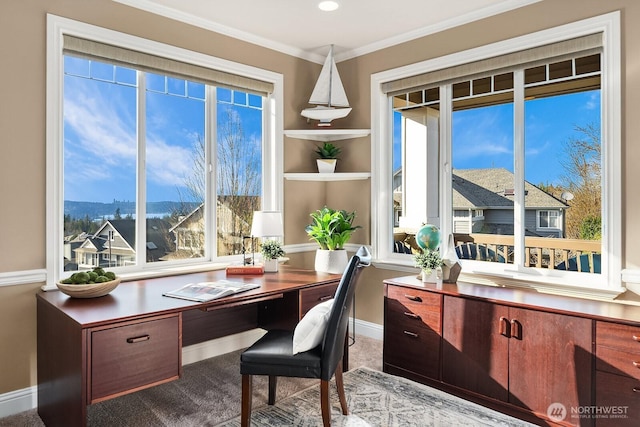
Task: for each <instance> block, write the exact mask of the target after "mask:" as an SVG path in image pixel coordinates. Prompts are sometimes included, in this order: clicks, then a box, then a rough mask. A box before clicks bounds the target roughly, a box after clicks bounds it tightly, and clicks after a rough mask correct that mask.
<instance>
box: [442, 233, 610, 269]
mask: <svg viewBox="0 0 640 427" xmlns="http://www.w3.org/2000/svg"><path fill="white" fill-rule="evenodd" d="M454 242H455V245H456V249H457V251H458V255H459V256H460V255H462V256H461V257H462V258H466V259H476V260H481V261H495V262H506V263H509V264H512V263H513V244H514V241H513V236H503V235H498V234H457V233H456V234H454ZM524 242H525V260H528V265H529V266H530V267H538V268H549V269H560V270H574V271H581V272H588V273H600V253H601V251H602V248H601V242H600V241H596V240H579V239H562V238H552V237H525V239H524Z"/></svg>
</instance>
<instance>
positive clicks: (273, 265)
mask: <svg viewBox="0 0 640 427" xmlns="http://www.w3.org/2000/svg"><path fill="white" fill-rule="evenodd" d="M263 263H264V271H265V272H266V273H275V272H277V271H278V260H277V259H264V260H263Z"/></svg>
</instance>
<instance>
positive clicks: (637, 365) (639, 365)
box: [633, 361, 640, 369]
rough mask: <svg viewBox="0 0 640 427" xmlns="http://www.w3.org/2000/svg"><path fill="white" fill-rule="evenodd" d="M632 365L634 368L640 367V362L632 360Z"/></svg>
mask: <svg viewBox="0 0 640 427" xmlns="http://www.w3.org/2000/svg"><path fill="white" fill-rule="evenodd" d="M633 366H635V367H636V368H638V369H640V362H635V361H634V362H633Z"/></svg>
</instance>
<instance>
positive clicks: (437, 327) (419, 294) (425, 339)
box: [383, 285, 442, 379]
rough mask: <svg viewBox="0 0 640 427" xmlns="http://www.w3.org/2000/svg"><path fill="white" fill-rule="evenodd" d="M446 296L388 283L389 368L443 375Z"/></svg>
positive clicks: (385, 353) (386, 351)
mask: <svg viewBox="0 0 640 427" xmlns="http://www.w3.org/2000/svg"><path fill="white" fill-rule="evenodd" d="M441 307H442V295H439V294H434V293H431V292H427V291H423V290H420V289H412V288H405V287H401V286H391V285H388V286H387V289H386V298H385V312H384V348H383V359H384V364H385V367H386V368H388V367H389V365H391V366H393V367H396V368H401V369H404V370H406V371H410V372H413V373H415V374H418V375H421V376H423V377H428V378H433V379H439V378H440V346H441V334H442V321H441Z"/></svg>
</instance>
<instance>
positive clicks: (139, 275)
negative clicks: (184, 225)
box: [40, 262, 229, 291]
mask: <svg viewBox="0 0 640 427" xmlns="http://www.w3.org/2000/svg"><path fill="white" fill-rule="evenodd" d="M228 265H229V263H220V262H212V263H206V264H198V265H188V266H174V267H168V268H162V269H154V270H143V271H135V272H129V273H123V274H119V275H118V277H120V278H121V279H122V281H123V282H126V281H131V280H139V279H151V278H153V277H163V276H177V275H180V274H189V273H199V272H202V271H213V270H222V269H224V268H226V267H227V266H228ZM68 273H69V274H71V272H68ZM40 289H42V290H43V291H55V290H57V289H58V287H57V286H56V284H55V283H47V284H45V285H43V286H42V287H41V288H40Z"/></svg>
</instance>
